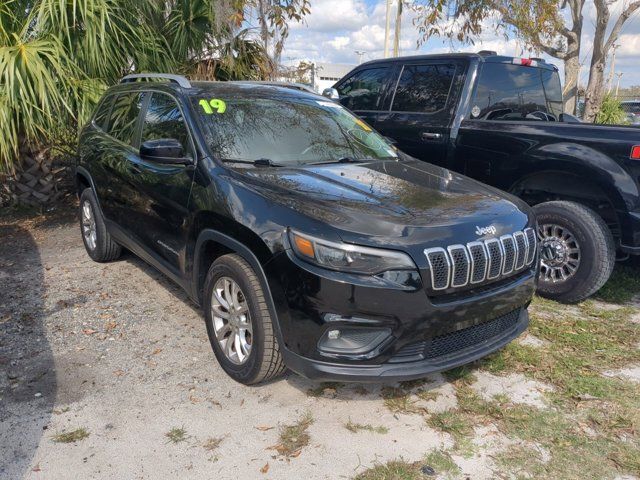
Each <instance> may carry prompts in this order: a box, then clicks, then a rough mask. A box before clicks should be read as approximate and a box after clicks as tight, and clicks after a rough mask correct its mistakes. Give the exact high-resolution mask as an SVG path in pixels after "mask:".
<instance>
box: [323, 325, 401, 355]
mask: <svg viewBox="0 0 640 480" xmlns="http://www.w3.org/2000/svg"><path fill="white" fill-rule="evenodd" d="M390 336H391V330H390V329H388V328H372V327H344V328H342V327H341V328H340V329H339V330H338V329H332V330H327V331H326V332H325V333H324V335H323V336H322V337H321V338H320V341H319V342H318V350H319V351H320V352H321V353H324V354H330V355H363V354H366V353H367V352H370V351H372V350H374V349H375V348H376V347H378V346H380V345H381V344H382V343H383V342H384V341H385V340H387V339H388V338H389V337H390Z"/></svg>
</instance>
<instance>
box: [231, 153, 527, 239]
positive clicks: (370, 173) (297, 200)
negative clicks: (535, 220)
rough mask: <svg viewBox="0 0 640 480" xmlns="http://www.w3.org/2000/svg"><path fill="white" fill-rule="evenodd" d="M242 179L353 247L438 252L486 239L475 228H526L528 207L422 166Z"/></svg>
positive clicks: (254, 174)
mask: <svg viewBox="0 0 640 480" xmlns="http://www.w3.org/2000/svg"><path fill="white" fill-rule="evenodd" d="M243 173H244V175H243V176H244V178H243V180H244V182H243V183H245V185H246V184H247V183H248V184H250V185H252V187H253V188H254V189H256V190H257V191H258V192H259V193H260V194H261V195H263V196H266V197H269V198H270V200H272V201H274V202H277V203H280V204H285V205H287V206H288V207H290V208H292V209H294V210H296V211H298V212H300V213H303V214H305V215H307V216H309V217H311V218H314V219H316V220H319V221H321V222H323V223H325V224H329V225H331V226H332V227H334V228H335V229H336V230H337V232H338V235H340V236H341V238H342V239H343V240H344V241H350V242H353V243H359V244H371V245H376V244H384V245H393V244H394V243H396V242H398V244H402V245H406V242H407V239H414V240H415V241H416V242H419V243H420V244H422V245H425V244H426V243H430V242H431V241H433V242H434V243H438V244H441V242H442V240H443V237H447V238H450V239H451V243H461V242H462V243H464V241H472V240H475V239H477V238H478V237H479V236H482V235H479V234H478V233H476V231H477V230H478V227H479V228H485V227H490V226H493V227H495V231H494V233H495V234H496V235H500V234H502V233H512V232H513V231H515V230H518V229H522V228H524V226H525V225H526V224H527V222H528V221H529V218H528V217H529V213H528V210H529V209H528V207H526V205H524V204H523V203H522V202H521V201H520V200H518V199H516V198H515V197H512V196H510V195H507V194H505V193H502V192H499V191H498V190H496V189H494V188H491V187H489V186H487V185H484V184H481V183H478V182H476V181H474V180H471V179H469V178H467V177H465V176H463V175H459V174H457V173H454V172H451V171H449V170H446V169H443V168H440V167H436V166H434V165H431V164H428V163H425V162H421V161H418V160H408V161H376V162H370V163H357V164H328V165H315V166H303V167H296V168H289V167H282V168H268V169H266V168H265V169H262V168H252V169H243ZM489 230H492V229H489ZM478 231H479V230H478ZM461 235H462V237H461ZM490 236H494V235H490ZM464 238H467V240H464ZM454 240H455V241H454Z"/></svg>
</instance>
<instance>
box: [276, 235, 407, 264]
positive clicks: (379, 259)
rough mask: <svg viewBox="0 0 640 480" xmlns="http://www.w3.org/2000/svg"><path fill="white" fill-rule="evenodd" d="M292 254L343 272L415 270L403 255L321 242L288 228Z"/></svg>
mask: <svg viewBox="0 0 640 480" xmlns="http://www.w3.org/2000/svg"><path fill="white" fill-rule="evenodd" d="M289 239H290V243H291V245H292V247H293V251H294V252H295V253H296V255H297V256H298V257H299V258H301V259H303V260H306V261H307V262H311V263H315V264H316V265H319V266H321V267H324V268H330V269H332V270H340V271H343V272H350V273H360V274H367V275H376V274H378V273H382V272H386V271H389V270H416V265H415V263H413V260H411V257H409V255H407V254H406V253H402V252H396V251H394V250H383V249H381V248H369V247H361V246H358V245H351V244H348V243H335V242H329V241H327V240H321V239H319V238H316V237H312V236H310V235H307V234H302V233H298V232H296V231H294V230H291V229H289Z"/></svg>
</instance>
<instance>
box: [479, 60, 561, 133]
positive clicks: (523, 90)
mask: <svg viewBox="0 0 640 480" xmlns="http://www.w3.org/2000/svg"><path fill="white" fill-rule="evenodd" d="M560 113H562V95H561V91H560V80H559V78H558V74H557V72H555V71H551V70H546V69H542V68H532V67H526V66H521V65H511V64H504V63H485V64H484V66H483V67H482V71H481V73H480V78H479V80H478V84H477V88H476V92H475V96H474V100H473V102H472V109H471V118H473V119H478V120H512V121H513V120H517V121H522V120H525V121H556V120H557V119H558V116H559V115H560Z"/></svg>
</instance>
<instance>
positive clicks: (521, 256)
mask: <svg viewBox="0 0 640 480" xmlns="http://www.w3.org/2000/svg"><path fill="white" fill-rule="evenodd" d="M513 240H514V241H515V243H516V252H517V254H516V265H515V269H516V270H520V269H521V268H522V267H524V262H525V260H526V257H527V241H526V240H525V236H524V233H522V232H515V233H514V234H513Z"/></svg>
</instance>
